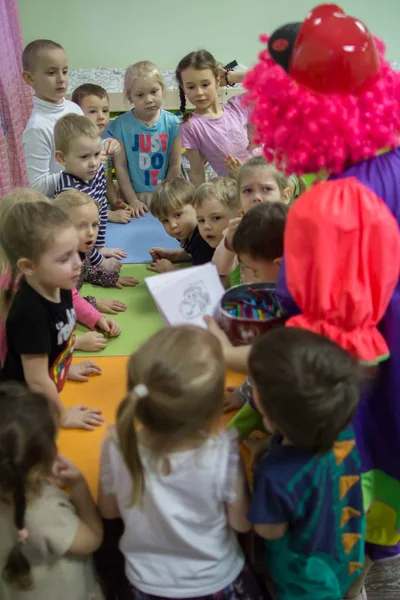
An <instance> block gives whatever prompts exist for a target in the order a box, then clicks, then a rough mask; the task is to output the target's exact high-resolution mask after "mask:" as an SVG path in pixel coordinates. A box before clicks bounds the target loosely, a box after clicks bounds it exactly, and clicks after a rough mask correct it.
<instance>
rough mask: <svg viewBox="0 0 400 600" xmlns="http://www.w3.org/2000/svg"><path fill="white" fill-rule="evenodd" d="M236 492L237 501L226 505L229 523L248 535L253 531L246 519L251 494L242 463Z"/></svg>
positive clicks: (233, 527) (236, 529)
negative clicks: (248, 532)
mask: <svg viewBox="0 0 400 600" xmlns="http://www.w3.org/2000/svg"><path fill="white" fill-rule="evenodd" d="M235 491H236V499H235V501H234V502H232V503H231V504H227V505H226V512H227V515H228V522H229V525H230V526H231V527H232V529H234V530H235V531H238V532H240V533H246V532H247V531H250V529H251V524H250V522H249V521H248V520H247V517H246V515H247V511H248V509H249V505H250V493H249V488H248V485H247V480H246V474H245V471H244V467H243V465H242V462H241V461H240V462H239V468H238V473H237V479H236V489H235Z"/></svg>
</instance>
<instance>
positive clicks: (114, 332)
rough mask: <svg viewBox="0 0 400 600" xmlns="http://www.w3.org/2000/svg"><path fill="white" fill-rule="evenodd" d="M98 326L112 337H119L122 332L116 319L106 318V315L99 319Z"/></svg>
mask: <svg viewBox="0 0 400 600" xmlns="http://www.w3.org/2000/svg"><path fill="white" fill-rule="evenodd" d="M96 327H98V328H99V329H101V330H102V331H104V332H105V333H107V334H108V335H109V336H110V337H117V336H118V335H119V334H120V333H121V329H120V327H119V325H118V323H117V321H116V320H115V319H106V317H101V319H99V320H98V321H97V323H96ZM99 335H102V334H99ZM102 337H104V336H102Z"/></svg>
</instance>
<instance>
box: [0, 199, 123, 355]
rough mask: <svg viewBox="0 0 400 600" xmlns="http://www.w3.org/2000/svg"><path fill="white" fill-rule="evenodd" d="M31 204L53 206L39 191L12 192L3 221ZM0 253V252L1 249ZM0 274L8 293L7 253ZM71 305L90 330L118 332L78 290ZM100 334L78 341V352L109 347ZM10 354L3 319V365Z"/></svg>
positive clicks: (0, 207)
mask: <svg viewBox="0 0 400 600" xmlns="http://www.w3.org/2000/svg"><path fill="white" fill-rule="evenodd" d="M28 202H50V201H49V200H48V198H46V196H43V194H41V193H40V192H37V191H36V190H29V189H15V190H13V191H12V192H9V193H8V194H7V195H6V196H4V198H3V199H2V201H1V202H0V221H1V220H2V219H3V217H4V215H5V214H6V213H7V212H8V211H10V210H12V208H13V206H15V205H16V204H20V203H28ZM0 250H1V249H0ZM0 270H1V280H0V289H1V290H6V289H8V288H9V287H10V284H11V277H12V275H11V268H10V265H9V263H8V261H7V259H6V257H5V255H4V252H2V253H1V254H0ZM19 280H20V276H18V277H17V278H16V280H15V282H14V286H13V290H12V292H13V293H15V292H16V291H17V289H18V283H19ZM72 302H73V306H74V310H75V313H76V319H77V321H79V322H80V323H82V325H85V327H88V328H89V329H92V330H94V329H97V330H100V331H101V332H104V333H107V334H109V333H110V330H113V331H116V329H115V328H116V327H118V326H117V324H116V322H115V321H114V320H113V319H106V318H105V317H104V316H103V315H102V314H101V313H100V312H99V311H98V310H97V309H96V308H95V307H94V306H92V305H91V304H90V303H89V302H87V301H86V300H85V298H82V296H80V295H79V293H78V291H77V289H76V288H74V289H73V290H72ZM100 331H90V332H88V333H83V334H81V335H78V336H77V337H76V341H75V347H74V349H75V350H82V351H84V352H93V351H98V350H101V349H102V348H104V347H105V345H106V339H105V337H104V335H103V333H100ZM6 354H7V338H6V328H5V319H4V318H3V316H1V315H0V365H3V364H4V361H5V358H6Z"/></svg>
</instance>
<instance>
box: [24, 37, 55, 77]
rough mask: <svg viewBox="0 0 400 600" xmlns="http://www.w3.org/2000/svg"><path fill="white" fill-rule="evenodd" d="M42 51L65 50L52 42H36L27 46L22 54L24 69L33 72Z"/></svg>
mask: <svg viewBox="0 0 400 600" xmlns="http://www.w3.org/2000/svg"><path fill="white" fill-rule="evenodd" d="M42 50H64V48H63V47H62V46H61V45H60V44H57V42H53V41H52V40H34V41H33V42H31V43H30V44H28V45H27V46H25V48H24V50H23V52H22V69H23V70H24V71H33V70H34V68H35V66H36V64H35V63H36V60H37V57H38V54H39V52H41V51H42Z"/></svg>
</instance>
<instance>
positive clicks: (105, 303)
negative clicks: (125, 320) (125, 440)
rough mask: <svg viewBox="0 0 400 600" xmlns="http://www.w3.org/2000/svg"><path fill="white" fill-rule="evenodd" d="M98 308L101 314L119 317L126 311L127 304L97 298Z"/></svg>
mask: <svg viewBox="0 0 400 600" xmlns="http://www.w3.org/2000/svg"><path fill="white" fill-rule="evenodd" d="M96 308H97V310H98V311H99V312H102V313H108V314H109V315H117V314H118V313H119V312H125V311H126V304H124V303H123V302H121V301H120V300H111V298H96Z"/></svg>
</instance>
